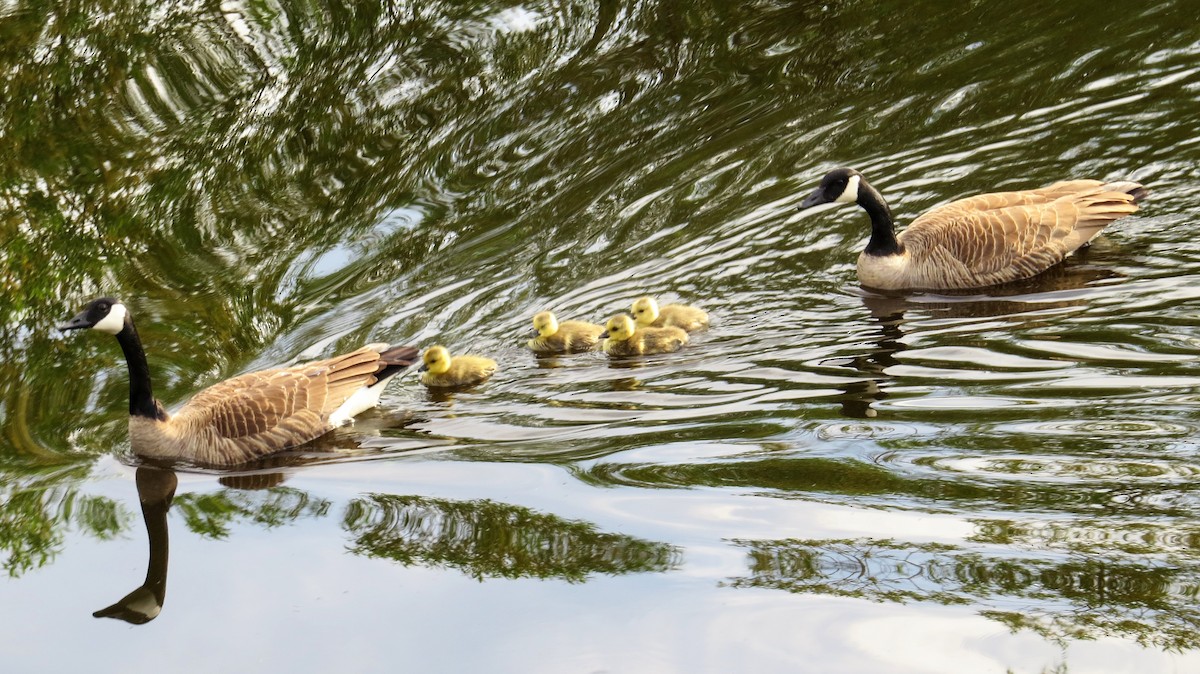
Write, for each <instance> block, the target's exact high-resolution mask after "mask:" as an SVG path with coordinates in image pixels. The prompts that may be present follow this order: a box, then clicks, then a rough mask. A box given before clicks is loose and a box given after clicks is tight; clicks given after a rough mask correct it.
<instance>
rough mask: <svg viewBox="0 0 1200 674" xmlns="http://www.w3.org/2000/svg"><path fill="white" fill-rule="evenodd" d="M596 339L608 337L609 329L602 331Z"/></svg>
mask: <svg viewBox="0 0 1200 674" xmlns="http://www.w3.org/2000/svg"><path fill="white" fill-rule="evenodd" d="M596 339H608V330H605V331H604V332H602V333H600V336H599V337H597V338H596Z"/></svg>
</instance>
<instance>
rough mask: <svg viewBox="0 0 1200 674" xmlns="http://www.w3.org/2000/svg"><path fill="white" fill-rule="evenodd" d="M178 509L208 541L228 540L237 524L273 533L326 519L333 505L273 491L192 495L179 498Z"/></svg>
mask: <svg viewBox="0 0 1200 674" xmlns="http://www.w3.org/2000/svg"><path fill="white" fill-rule="evenodd" d="M174 507H175V508H176V509H177V511H178V512H180V513H181V514H182V515H183V521H184V523H185V525H186V526H187V528H188V529H189V530H191V531H192V532H193V533H196V534H199V535H200V536H203V537H204V538H211V539H225V538H228V537H229V534H230V530H231V527H232V525H233V524H234V523H237V522H248V523H252V524H257V525H259V526H262V527H264V528H267V529H271V528H275V527H280V526H285V525H287V524H291V523H294V522H296V521H297V520H300V519H304V518H314V519H315V518H320V517H325V516H326V515H328V514H329V509H330V507H332V503H331V502H330V501H329V500H327V499H323V498H317V497H314V496H312V495H310V494H309V493H308V492H305V491H302V490H300V489H293V488H291V487H272V488H270V489H265V490H254V491H245V490H241V489H222V490H221V491H218V492H208V493H199V492H189V493H187V494H182V495H180V496H177V497H176V498H175V506H174Z"/></svg>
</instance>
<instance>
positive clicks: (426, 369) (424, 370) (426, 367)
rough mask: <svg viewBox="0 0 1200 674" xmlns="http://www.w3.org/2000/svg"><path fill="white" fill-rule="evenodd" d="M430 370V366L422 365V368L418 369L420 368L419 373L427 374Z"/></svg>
mask: <svg viewBox="0 0 1200 674" xmlns="http://www.w3.org/2000/svg"><path fill="white" fill-rule="evenodd" d="M428 370H429V366H428V365H421V367H418V368H417V372H426V371H428Z"/></svg>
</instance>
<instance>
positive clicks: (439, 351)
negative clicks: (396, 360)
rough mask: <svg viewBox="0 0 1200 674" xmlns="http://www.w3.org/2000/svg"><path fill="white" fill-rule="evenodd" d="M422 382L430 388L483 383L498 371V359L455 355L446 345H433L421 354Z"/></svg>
mask: <svg viewBox="0 0 1200 674" xmlns="http://www.w3.org/2000/svg"><path fill="white" fill-rule="evenodd" d="M421 360H423V361H424V364H423V365H421V370H420V372H421V383H422V384H424V385H426V386H428V387H430V388H451V387H454V388H457V387H466V386H474V385H476V384H481V383H483V382H484V381H486V380H487V378H488V377H490V376H492V374H493V373H494V372H495V371H496V361H494V360H492V359H491V358H484V357H483V356H454V357H453V358H451V357H450V352H449V351H448V350H446V347H444V346H431V347H429V348H428V349H426V350H425V353H424V354H423V355H422V356H421Z"/></svg>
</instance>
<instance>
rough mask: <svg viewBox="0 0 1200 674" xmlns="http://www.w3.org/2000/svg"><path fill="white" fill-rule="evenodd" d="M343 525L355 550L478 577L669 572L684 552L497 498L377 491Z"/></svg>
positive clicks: (579, 578)
mask: <svg viewBox="0 0 1200 674" xmlns="http://www.w3.org/2000/svg"><path fill="white" fill-rule="evenodd" d="M344 526H345V527H346V529H347V531H349V532H350V533H351V534H352V535H353V536H354V543H353V545H351V547H350V550H351V551H352V552H354V553H355V554H360V555H366V556H369V557H380V558H384V559H391V560H394V561H397V562H400V563H401V564H405V565H411V564H421V565H424V566H433V567H447V568H454V569H458V570H460V571H462V572H463V573H465V574H467V575H469V576H471V577H473V578H477V579H481V580H482V579H483V578H527V577H528V578H560V579H564V580H568V581H572V582H581V581H584V580H586V579H587V577H588V576H590V575H593V574H609V575H616V574H625V573H636V572H647V571H655V572H661V571H668V570H670V569H672V568H674V567H675V566H676V565H678V563H679V559H680V552H679V550H678V549H677V548H675V547H674V546H671V545H667V544H665V543H656V542H653V541H646V540H642V539H640V538H634V537H633V536H625V535H622V534H609V533H603V532H600V531H597V530H596V527H594V526H593V525H591V524H588V523H585V522H576V521H571V520H566V519H563V518H561V517H556V516H554V515H548V514H544V513H538V512H535V511H532V510H529V509H528V508H522V507H520V506H514V505H509V504H505V503H496V502H494V501H488V500H481V501H449V500H444V499H434V498H424V497H419V496H394V495H387V494H373V495H371V496H369V497H367V498H360V499H356V500H355V501H353V502H352V503H351V504H350V506H349V507H348V508H347V510H346V517H345V522H344Z"/></svg>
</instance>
